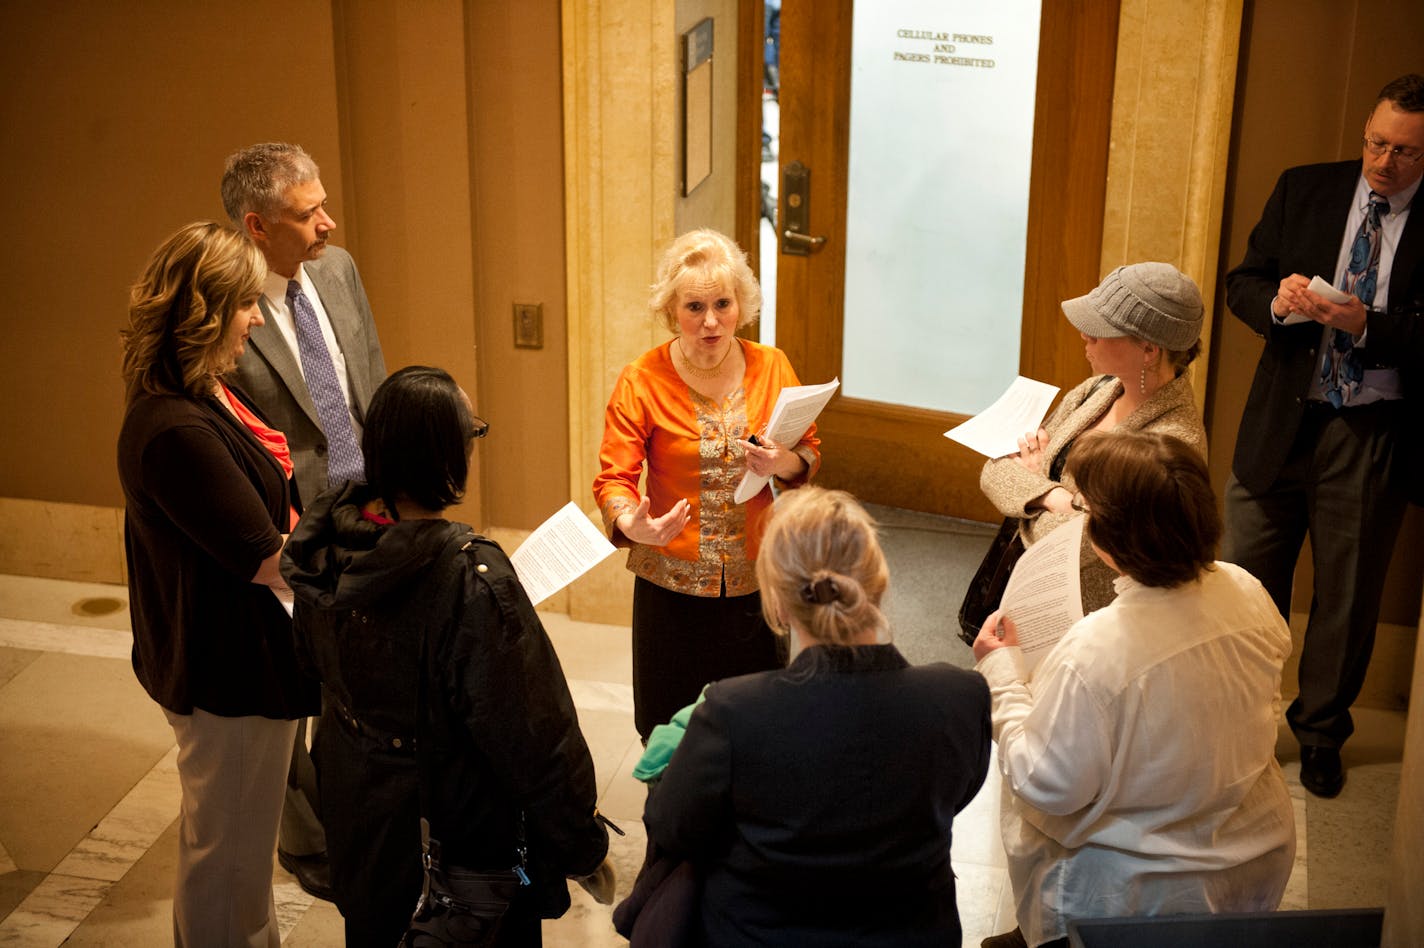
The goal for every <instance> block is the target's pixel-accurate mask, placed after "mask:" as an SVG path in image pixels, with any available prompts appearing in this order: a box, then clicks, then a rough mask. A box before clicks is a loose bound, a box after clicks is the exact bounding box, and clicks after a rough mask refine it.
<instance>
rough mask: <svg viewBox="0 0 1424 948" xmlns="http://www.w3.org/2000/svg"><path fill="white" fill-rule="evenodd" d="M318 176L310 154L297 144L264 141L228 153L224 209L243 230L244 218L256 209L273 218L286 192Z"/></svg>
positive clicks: (257, 211) (224, 186)
mask: <svg viewBox="0 0 1424 948" xmlns="http://www.w3.org/2000/svg"><path fill="white" fill-rule="evenodd" d="M320 176H321V170H320V169H319V168H317V166H316V162H315V161H312V157H311V155H308V154H307V153H306V152H305V151H303V150H302V147H301V146H300V145H288V144H287V143H285V142H264V143H262V144H260V145H252V146H250V147H248V148H244V149H242V150H241V151H238V152H234V153H233V154H231V155H229V156H228V159H227V164H226V166H225V167H224V168H223V177H222V202H223V210H225V211H227V216H228V217H230V218H232V222H233V223H234V224H236V225H237V228H238V229H239V230H242V231H244V232H246V229H247V228H246V227H245V226H244V224H243V218H245V217H246V216H247V215H248V214H249V213H252V212H254V211H255V212H256V213H258V214H260V215H261V216H262V218H263V219H264V220H268V221H274V220H276V219H277V215H278V213H280V212H281V210H282V201H283V199H284V198H285V196H286V194H287V191H288V190H289V189H290V188H292V187H294V186H296V185H298V184H306V183H307V182H308V181H312V180H315V179H316V178H318V177H320Z"/></svg>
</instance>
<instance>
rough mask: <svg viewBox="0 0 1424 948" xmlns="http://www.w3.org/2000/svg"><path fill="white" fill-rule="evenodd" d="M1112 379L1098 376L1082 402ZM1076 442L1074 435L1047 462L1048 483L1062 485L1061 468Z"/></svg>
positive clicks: (1076, 437)
mask: <svg viewBox="0 0 1424 948" xmlns="http://www.w3.org/2000/svg"><path fill="white" fill-rule="evenodd" d="M1112 378H1113V377H1112V376H1111V375H1100V376H1098V380H1097V381H1096V382H1094V383H1093V387H1092V388H1090V389H1088V394H1086V395H1084V396H1083V401H1084V402H1086V401H1087V400H1088V399H1090V398H1092V397H1093V395H1094V393H1096V392H1097V390H1098V389H1100V388H1102V387H1103V386H1104V385H1106V384H1107V383H1108V382H1110V381H1111V380H1112ZM1077 440H1078V436H1077V435H1074V436H1073V437H1071V438H1069V439H1068V440H1067V441H1066V442H1064V444H1063V447H1061V448H1059V449H1058V453H1057V454H1055V455H1054V456H1053V460H1052V461H1050V462H1049V464H1048V479H1049V480H1050V481H1053V483H1055V484H1059V483H1062V481H1063V468H1064V466H1066V465H1067V463H1068V452H1069V450H1071V449H1072V447H1073V442H1075V441H1077Z"/></svg>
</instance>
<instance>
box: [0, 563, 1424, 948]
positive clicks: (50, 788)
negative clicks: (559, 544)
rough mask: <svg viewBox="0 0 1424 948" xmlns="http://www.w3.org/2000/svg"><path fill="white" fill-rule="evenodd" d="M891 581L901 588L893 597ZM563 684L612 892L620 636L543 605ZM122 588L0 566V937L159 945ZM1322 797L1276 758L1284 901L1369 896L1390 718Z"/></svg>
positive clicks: (969, 874) (626, 869)
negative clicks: (1287, 863) (607, 851)
mask: <svg viewBox="0 0 1424 948" xmlns="http://www.w3.org/2000/svg"><path fill="white" fill-rule="evenodd" d="M908 592H909V591H908V590H903V591H902V595H903V594H908ZM544 620H545V623H546V625H547V627H548V629H549V632H550V635H551V637H552V638H553V640H554V643H555V645H556V647H557V649H558V652H559V655H560V659H561V661H562V662H563V665H564V669H565V672H566V674H567V675H568V677H569V679H570V684H571V686H572V691H573V694H574V699H575V703H576V704H577V706H578V711H579V719H580V722H581V724H582V726H583V730H584V733H585V735H586V736H587V738H588V742H589V746H590V748H591V749H592V752H593V758H594V763H595V765H596V767H597V772H598V779H599V787H600V801H599V807H600V809H601V810H602V811H603V812H604V813H606V814H608V815H609V816H610V817H611V818H612V819H614V820H615V821H617V822H618V823H619V824H620V825H621V826H622V827H623V828H624V829H625V830H626V831H627V836H626V837H622V838H615V841H614V844H613V856H614V862H615V865H616V868H617V871H618V873H619V886H618V888H619V897H620V898H621V897H622V895H624V894H626V892H627V890H628V888H629V886H630V885H631V882H632V879H633V876H634V874H635V873H636V871H637V868H638V865H639V863H640V861H641V859H642V853H643V847H644V844H645V836H644V834H643V830H642V823H641V814H642V801H643V790H642V786H641V784H639V783H638V782H637V781H636V780H634V779H633V777H632V776H631V769H632V766H633V763H634V761H635V760H636V759H637V757H638V754H639V751H640V748H639V745H638V740H637V735H636V733H635V732H634V729H633V715H632V689H631V686H630V681H629V677H630V667H629V661H630V659H629V644H628V630H627V629H626V628H623V627H618V626H607V625H593V624H589V623H582V622H574V621H570V620H569V619H568V618H567V617H566V616H563V615H560V614H554V613H551V614H547V615H545V616H544ZM129 647H130V637H129V631H128V613H127V599H126V592H125V590H124V589H123V587H115V586H104V585H96V584H90V583H72V582H61V581H56V580H46V579H36V578H30V577H17V576H0V945H23V946H34V948H51V946H57V945H61V944H63V945H71V946H79V945H111V946H113V945H118V946H127V945H136V946H137V945H143V946H148V945H162V944H165V943H170V941H171V922H170V911H171V889H172V882H173V872H174V864H175V861H176V841H175V840H176V817H177V813H178V800H179V791H178V779H177V772H176V770H175V766H174V757H175V749H174V746H173V735H172V731H171V730H170V729H169V727H168V724H167V722H166V721H165V720H164V717H163V714H162V713H161V712H160V711H159V709H158V708H157V706H155V705H154V704H153V703H152V702H151V701H150V700H149V699H148V697H147V696H146V695H145V694H144V693H143V691H142V690H141V689H140V688H139V686H138V684H137V682H136V681H135V680H134V677H133V673H132V670H131V669H130V667H129V660H128V655H129ZM1358 719H1359V734H1358V735H1357V737H1356V738H1355V739H1354V740H1353V741H1352V742H1351V744H1350V746H1349V747H1348V748H1347V750H1346V763H1347V765H1348V766H1349V768H1350V771H1349V783H1348V784H1347V785H1346V787H1345V791H1344V793H1342V794H1341V795H1340V797H1339V798H1337V799H1336V800H1317V799H1315V798H1313V797H1307V795H1306V794H1304V792H1303V791H1302V790H1301V789H1300V786H1299V783H1298V781H1297V780H1296V778H1295V774H1296V771H1297V770H1298V768H1299V765H1298V762H1297V760H1296V750H1295V745H1294V742H1293V741H1291V739H1290V736H1289V733H1288V732H1285V731H1284V729H1283V730H1282V739H1281V742H1280V745H1279V753H1280V756H1281V762H1282V765H1283V766H1284V768H1285V770H1286V773H1287V776H1288V778H1289V779H1290V782H1291V787H1292V793H1293V795H1294V798H1295V802H1296V818H1297V826H1298V829H1299V840H1300V843H1299V851H1298V859H1297V864H1296V871H1295V875H1294V876H1293V877H1292V880H1291V884H1290V888H1289V890H1288V892H1287V896H1286V904H1285V906H1283V907H1285V908H1341V907H1348V906H1368V905H1380V904H1383V902H1384V897H1385V895H1384V893H1385V884H1386V880H1387V875H1386V874H1387V862H1388V861H1387V859H1385V858H1384V857H1385V855H1386V854H1387V853H1388V851H1389V847H1390V845H1391V842H1392V833H1391V828H1392V825H1393V821H1394V813H1395V806H1396V801H1397V795H1398V783H1399V771H1400V749H1401V746H1402V742H1403V741H1402V739H1403V729H1404V716H1403V714H1402V713H1395V712H1381V711H1369V710H1365V711H1361V712H1360V713H1359V714H1358ZM998 796H999V780H998V776H997V771H996V770H991V774H990V779H989V781H988V782H987V783H986V785H985V788H984V790H983V791H982V792H981V793H980V794H979V796H978V798H977V799H976V800H975V801H974V802H973V803H972V804H971V805H970V806H969V808H968V809H966V810H965V811H964V812H963V813H962V814H960V816H959V818H958V819H957V820H956V821H955V827H954V848H953V854H952V860H953V864H954V866H955V869H956V871H957V873H958V875H959V907H960V914H961V916H962V918H963V923H964V932H965V935H964V944H965V945H977V944H978V943H979V940H980V939H981V938H983V937H984V936H986V935H989V934H992V933H995V932H999V931H1003V930H1006V929H1008V928H1011V927H1013V920H1012V908H1011V897H1010V891H1009V886H1008V883H1007V874H1006V871H1005V869H1004V855H1003V851H1002V848H1001V847H1000V845H999V841H998V832H997V809H998ZM274 882H275V889H276V896H277V902H278V905H279V912H280V914H281V919H282V935H283V944H284V945H288V946H293V948H296V946H301V948H318V946H334V945H340V944H341V943H342V933H341V919H340V916H339V915H338V914H337V912H336V909H335V908H334V907H333V906H331V905H330V904H328V903H325V902H321V901H313V900H312V899H310V898H309V897H308V896H306V895H305V894H304V893H303V892H302V891H301V890H300V889H299V888H298V887H297V885H296V884H295V882H294V881H293V880H292V878H291V877H290V876H288V875H287V874H286V873H285V872H283V871H282V870H281V868H280V867H277V868H276V869H275V874H274ZM573 900H574V907H573V909H572V910H571V911H570V912H569V913H568V914H567V915H566V916H565V917H564V918H562V919H559V920H557V921H552V922H546V923H545V927H544V932H545V944H546V945H550V946H580V948H585V946H599V945H618V944H622V943H623V940H622V939H621V938H619V937H618V936H617V935H616V934H615V933H614V932H613V930H612V926H611V923H610V921H609V913H610V910H609V909H608V908H605V907H603V906H599V905H597V904H595V903H594V902H593V901H592V900H591V899H589V898H588V897H587V896H586V895H585V894H584V893H583V892H582V890H580V889H578V888H577V887H574V888H573Z"/></svg>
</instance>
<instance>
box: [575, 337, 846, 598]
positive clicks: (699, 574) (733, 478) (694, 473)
mask: <svg viewBox="0 0 1424 948" xmlns="http://www.w3.org/2000/svg"><path fill="white" fill-rule="evenodd" d="M737 341H738V342H739V343H740V344H741V346H742V353H743V355H744V357H745V359H746V364H747V368H746V375H745V376H744V378H743V380H742V385H741V387H740V388H738V389H737V390H736V391H735V392H733V393H732V394H731V395H728V396H727V397H726V398H725V399H724V400H723V401H722V402H721V404H718V403H716V402H713V401H711V400H710V399H707V398H704V397H703V396H702V395H700V394H698V393H697V392H694V391H692V390H691V389H690V388H688V386H687V383H686V382H684V381H683V380H682V378H681V377H680V376H679V375H678V374H677V369H676V368H675V367H674V366H673V361H672V348H671V347H672V343H671V341H669V342H667V343H665V344H663V345H661V346H658V347H657V348H655V349H651V350H649V351H648V352H645V353H643V354H642V355H641V356H639V357H638V358H637V359H635V360H634V361H633V362H631V363H629V364H628V365H627V366H625V367H624V368H623V371H622V372H621V373H619V375H618V381H617V383H616V384H615V385H614V386H613V395H612V397H611V398H609V400H608V409H607V411H606V413H605V414H604V426H603V445H602V447H601V448H600V449H599V453H598V458H599V463H600V468H601V469H600V470H599V473H598V476H597V477H595V478H594V481H593V496H594V499H595V500H596V501H597V502H598V507H599V510H600V511H601V512H602V514H603V525H604V527H605V528H606V529H607V530H608V535H609V537H610V538H611V539H612V540H613V542H614V543H615V544H616V545H618V546H628V547H631V549H630V550H629V553H628V569H630V570H631V571H632V572H634V573H635V574H637V575H638V576H641V577H643V578H644V579H647V580H649V581H651V582H654V583H657V584H658V585H659V586H662V587H664V588H666V589H671V590H674V591H675V592H680V593H686V594H689V595H693V596H717V595H721V594H722V591H723V584H724V583H725V586H726V595H728V596H741V595H746V594H748V593H752V592H755V591H756V589H757V582H756V575H755V572H754V565H753V564H755V562H756V556H757V550H758V548H759V546H760V542H761V533H762V522H763V520H764V519H765V517H766V513H767V509H768V508H769V507H770V506H771V500H772V496H771V488H770V486H768V487H766V488H763V489H762V491H761V493H759V494H757V496H755V497H753V498H752V499H751V500H749V501H748V502H747V503H745V504H737V503H736V502H735V501H734V500H733V497H732V495H733V494H734V493H735V492H736V489H737V484H738V483H740V482H741V479H742V474H743V473H744V472H745V470H746V467H745V463H744V461H743V453H742V449H741V448H740V447H738V446H737V443H736V442H737V440H738V439H739V438H745V437H746V436H747V435H748V434H753V433H756V432H758V431H760V430H761V429H762V427H763V426H764V425H766V423H767V422H768V421H770V420H771V410H772V408H773V407H774V406H775V405H776V397H777V395H778V394H780V392H781V390H782V389H783V388H785V387H787V386H791V385H799V384H801V383H800V382H799V381H797V378H796V372H795V371H794V370H793V369H792V368H791V363H790V361H788V360H787V358H786V355H785V354H784V353H783V352H782V351H781V350H779V349H776V348H774V347H772V346H763V345H761V344H759V343H755V342H749V341H747V340H745V339H738V340H737ZM820 443H821V441H820V439H819V438H817V437H816V426H815V425H814V424H812V425H811V427H810V428H809V429H808V430H807V432H806V434H805V435H804V436H803V437H802V438H801V441H800V442H799V443H798V444H797V445H796V446H795V447H794V448H793V449H792V450H793V451H794V452H795V453H796V454H798V455H800V456H801V457H802V459H804V460H805V461H806V465H807V467H806V471H805V473H803V474H802V475H801V477H800V478H798V479H797V480H796V481H795V482H793V483H790V484H787V485H785V486H790V487H795V486H799V485H800V484H803V483H805V482H806V481H807V480H809V479H810V477H811V476H812V475H813V474H814V473H815V472H816V468H817V467H818V466H819V465H820V463H821V452H820V447H819V446H820ZM645 468H646V471H647V494H648V497H649V499H650V500H651V502H652V506H651V510H650V513H651V514H652V516H654V517H658V516H661V515H663V514H665V513H667V511H668V510H669V509H671V507H672V505H673V504H675V503H677V501H678V500H679V499H681V498H686V499H687V501H688V503H689V504H691V505H692V516H691V517H690V518H689V519H688V522H687V526H686V527H685V528H684V529H683V531H682V533H680V534H678V535H677V536H676V537H674V538H673V540H672V542H670V543H668V545H667V546H662V547H650V546H645V545H643V544H640V543H633V542H632V541H630V540H628V538H627V537H625V536H624V535H623V533H622V531H620V530H619V529H618V528H617V527H616V526H614V521H615V520H617V518H618V517H619V516H620V515H621V514H623V513H624V512H625V511H629V510H632V509H634V508H635V507H637V506H638V499H639V493H638V480H639V478H640V477H641V476H642V475H643V473H644V469H645Z"/></svg>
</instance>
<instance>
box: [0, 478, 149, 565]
mask: <svg viewBox="0 0 1424 948" xmlns="http://www.w3.org/2000/svg"><path fill="white" fill-rule="evenodd" d="M0 573H9V574H11V575H15V576H43V577H46V578H49V579H69V580H76V581H80V582H89V583H123V582H125V581H126V579H127V577H126V576H125V573H124V511H123V509H122V508H120V507H92V506H89V505H88V504H63V503H58V502H56V501H52V500H28V499H24V498H18V497H0Z"/></svg>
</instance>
